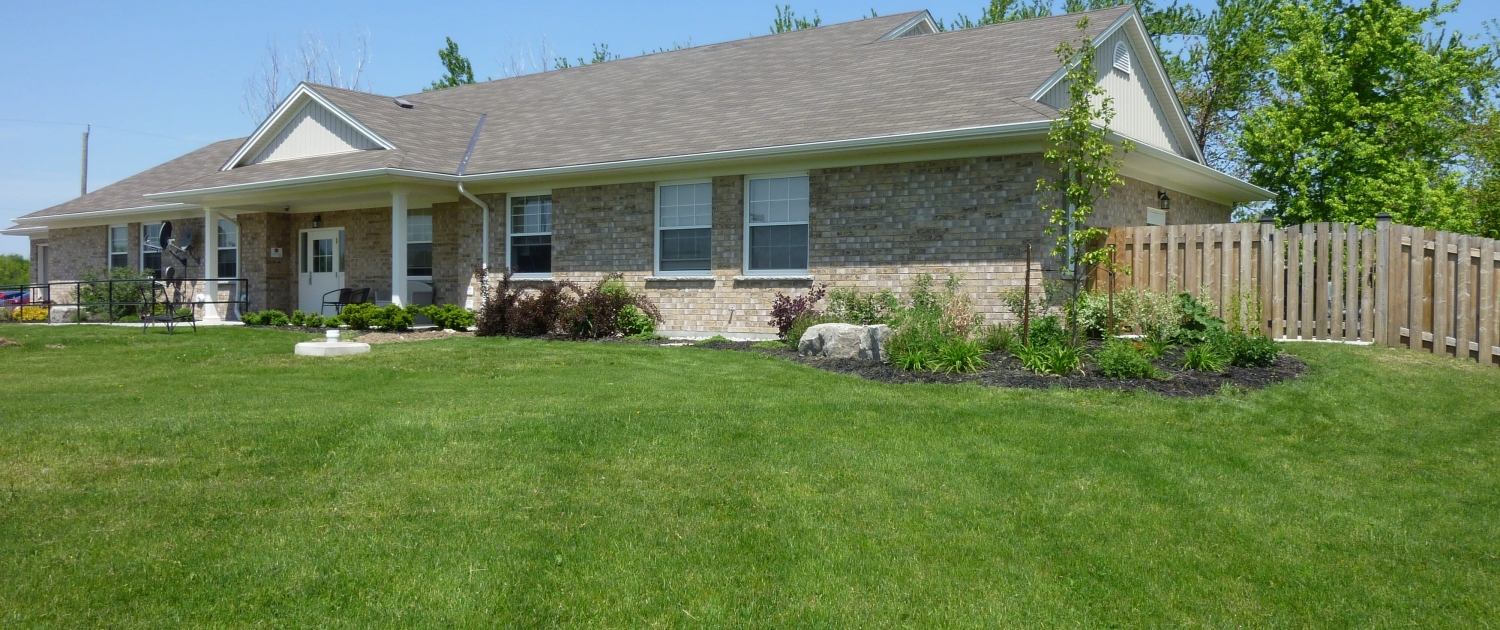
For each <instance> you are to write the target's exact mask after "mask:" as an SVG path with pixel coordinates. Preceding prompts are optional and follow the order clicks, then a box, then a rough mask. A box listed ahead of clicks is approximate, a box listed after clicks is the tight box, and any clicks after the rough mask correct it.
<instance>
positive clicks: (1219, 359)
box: [1179, 344, 1229, 374]
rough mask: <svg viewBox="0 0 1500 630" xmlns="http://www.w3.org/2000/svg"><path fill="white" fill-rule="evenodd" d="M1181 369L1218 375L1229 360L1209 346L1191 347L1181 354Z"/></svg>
mask: <svg viewBox="0 0 1500 630" xmlns="http://www.w3.org/2000/svg"><path fill="white" fill-rule="evenodd" d="M1179 364H1180V365H1181V366H1182V367H1184V368H1187V369H1189V370H1194V371H1197V372H1204V373H1208V374H1218V373H1220V372H1223V371H1224V368H1225V367H1226V366H1228V365H1229V358H1228V357H1226V356H1224V355H1222V354H1220V353H1219V351H1218V350H1217V349H1216V348H1214V347H1213V346H1211V345H1209V344H1201V345H1196V346H1192V347H1190V348H1188V349H1187V351H1185V352H1183V353H1182V360H1181V362H1180V363H1179Z"/></svg>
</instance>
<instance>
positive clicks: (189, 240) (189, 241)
mask: <svg viewBox="0 0 1500 630" xmlns="http://www.w3.org/2000/svg"><path fill="white" fill-rule="evenodd" d="M193 236H194V234H193V227H192V226H188V228H187V230H186V231H185V232H184V233H183V236H182V246H181V247H182V249H183V250H184V251H186V250H189V249H192V248H193Z"/></svg>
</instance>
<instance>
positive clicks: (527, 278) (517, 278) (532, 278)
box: [510, 274, 552, 282]
mask: <svg viewBox="0 0 1500 630" xmlns="http://www.w3.org/2000/svg"><path fill="white" fill-rule="evenodd" d="M510 280H511V282H551V281H552V276H551V275H545V276H539V275H535V274H526V275H521V274H511V276H510Z"/></svg>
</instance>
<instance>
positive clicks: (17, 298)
mask: <svg viewBox="0 0 1500 630" xmlns="http://www.w3.org/2000/svg"><path fill="white" fill-rule="evenodd" d="M30 303H31V292H30V291H0V304H4V305H7V306H19V305H22V304H30Z"/></svg>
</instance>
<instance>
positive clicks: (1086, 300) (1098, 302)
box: [1076, 291, 1120, 337]
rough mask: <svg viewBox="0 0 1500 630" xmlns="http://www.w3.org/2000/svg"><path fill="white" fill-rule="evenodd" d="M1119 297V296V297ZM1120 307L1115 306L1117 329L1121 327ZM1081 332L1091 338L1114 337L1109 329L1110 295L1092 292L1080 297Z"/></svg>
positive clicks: (1078, 314) (1079, 316)
mask: <svg viewBox="0 0 1500 630" xmlns="http://www.w3.org/2000/svg"><path fill="white" fill-rule="evenodd" d="M1117 297H1118V296H1117ZM1119 307H1120V305H1119V304H1118V303H1117V304H1115V328H1116V329H1118V328H1119V327H1120V308H1119ZM1076 316H1077V318H1078V330H1079V332H1081V333H1083V334H1084V335H1087V336H1089V337H1104V336H1108V335H1113V334H1114V331H1110V330H1107V329H1108V328H1109V294H1108V293H1100V292H1097V291H1090V292H1087V293H1082V294H1080V295H1079V296H1078V310H1077V312H1076Z"/></svg>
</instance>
